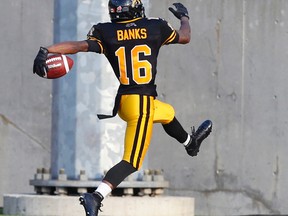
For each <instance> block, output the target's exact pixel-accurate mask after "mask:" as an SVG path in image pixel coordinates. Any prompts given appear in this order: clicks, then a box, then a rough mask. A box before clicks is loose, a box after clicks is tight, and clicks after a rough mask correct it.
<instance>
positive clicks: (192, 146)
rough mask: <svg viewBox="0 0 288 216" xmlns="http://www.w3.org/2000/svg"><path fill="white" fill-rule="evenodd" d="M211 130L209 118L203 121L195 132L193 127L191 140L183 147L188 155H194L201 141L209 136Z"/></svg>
mask: <svg viewBox="0 0 288 216" xmlns="http://www.w3.org/2000/svg"><path fill="white" fill-rule="evenodd" d="M211 131H212V122H211V121H210V120H206V121H204V122H203V123H202V124H201V125H200V126H199V128H198V129H197V131H196V132H195V128H194V127H193V130H192V135H191V141H190V143H189V144H188V145H187V146H185V149H186V151H187V153H188V155H190V156H192V157H193V156H196V155H197V154H198V152H199V148H200V145H201V143H202V141H203V140H204V139H205V138H206V137H208V136H209V134H210V133H211Z"/></svg>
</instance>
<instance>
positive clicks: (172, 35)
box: [162, 30, 176, 45]
mask: <svg viewBox="0 0 288 216" xmlns="http://www.w3.org/2000/svg"><path fill="white" fill-rule="evenodd" d="M175 37H176V31H175V30H174V31H173V32H172V34H171V35H170V36H169V37H168V38H167V40H166V41H165V42H164V43H163V44H162V45H164V44H168V43H171V42H172V41H173V40H174V39H175Z"/></svg>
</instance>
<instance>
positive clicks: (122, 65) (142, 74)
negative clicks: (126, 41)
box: [115, 45, 152, 85]
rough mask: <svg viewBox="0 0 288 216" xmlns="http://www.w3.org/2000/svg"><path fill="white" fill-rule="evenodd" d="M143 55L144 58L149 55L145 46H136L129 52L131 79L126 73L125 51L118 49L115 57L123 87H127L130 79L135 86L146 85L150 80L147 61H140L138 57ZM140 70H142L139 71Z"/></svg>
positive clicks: (149, 68)
mask: <svg viewBox="0 0 288 216" xmlns="http://www.w3.org/2000/svg"><path fill="white" fill-rule="evenodd" d="M140 53H143V55H144V56H150V55H151V49H150V47H148V46H147V45H137V46H135V47H134V48H133V49H132V50H131V63H130V64H131V68H132V77H129V76H128V73H127V64H129V62H127V60H126V49H125V47H123V46H122V47H120V48H119V49H118V50H117V51H116V52H115V55H116V56H117V57H118V64H119V69H120V78H119V80H120V83H121V84H123V85H129V84H130V79H133V80H134V81H135V82H136V83H137V84H139V85H141V84H147V83H149V82H150V81H151V79H152V65H151V63H150V62H149V61H148V60H140V59H139V55H140ZM141 69H142V70H141Z"/></svg>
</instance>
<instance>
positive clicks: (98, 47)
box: [86, 24, 104, 54]
mask: <svg viewBox="0 0 288 216" xmlns="http://www.w3.org/2000/svg"><path fill="white" fill-rule="evenodd" d="M86 41H87V43H88V51H89V52H96V53H100V54H101V53H104V46H103V44H102V40H101V33H100V30H99V24H98V25H94V26H92V28H91V29H90V31H89V32H88V34H87V39H86Z"/></svg>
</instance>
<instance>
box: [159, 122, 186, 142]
mask: <svg viewBox="0 0 288 216" xmlns="http://www.w3.org/2000/svg"><path fill="white" fill-rule="evenodd" d="M162 126H163V128H164V130H165V131H166V133H167V134H168V135H169V136H171V137H173V138H175V139H176V140H177V141H178V142H180V143H184V142H185V141H186V140H187V137H188V133H187V132H186V131H185V130H184V129H183V127H182V125H181V124H180V123H179V122H178V120H177V119H176V117H174V119H173V120H172V121H171V122H170V123H168V124H165V125H163V124H162Z"/></svg>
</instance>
